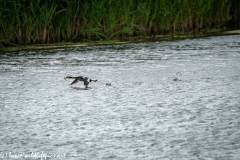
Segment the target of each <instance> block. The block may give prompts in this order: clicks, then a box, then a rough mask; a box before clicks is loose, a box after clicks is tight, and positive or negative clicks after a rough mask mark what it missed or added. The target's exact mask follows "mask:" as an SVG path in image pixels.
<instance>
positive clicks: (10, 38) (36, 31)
mask: <svg viewBox="0 0 240 160" xmlns="http://www.w3.org/2000/svg"><path fill="white" fill-rule="evenodd" d="M0 4H1V5H0V17H1V18H0V30H1V32H0V47H1V46H5V45H12V44H20V45H21V44H37V43H43V44H45V43H53V42H62V41H64V42H69V41H83V40H85V41H86V40H110V39H115V38H122V37H133V36H140V35H143V36H152V35H157V34H175V33H178V32H182V33H189V32H191V33H193V32H200V31H207V30H209V29H224V28H229V27H230V26H234V27H235V28H239V26H240V24H239V22H240V1H236V0H148V1H146V0H119V1H116V0H49V1H42V0H0Z"/></svg>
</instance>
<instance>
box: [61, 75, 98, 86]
mask: <svg viewBox="0 0 240 160" xmlns="http://www.w3.org/2000/svg"><path fill="white" fill-rule="evenodd" d="M64 79H65V80H66V79H74V81H73V82H72V83H71V84H70V85H73V84H75V83H77V82H78V81H83V82H84V85H85V86H86V88H88V85H89V83H90V82H97V80H92V79H90V78H88V77H85V78H84V77H83V76H78V77H72V76H67V77H65V78H64Z"/></svg>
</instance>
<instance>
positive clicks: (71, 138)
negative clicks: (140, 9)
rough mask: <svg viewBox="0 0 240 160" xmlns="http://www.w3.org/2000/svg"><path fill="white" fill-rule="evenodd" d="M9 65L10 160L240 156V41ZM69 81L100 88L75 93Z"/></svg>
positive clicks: (181, 43) (64, 54)
mask: <svg viewBox="0 0 240 160" xmlns="http://www.w3.org/2000/svg"><path fill="white" fill-rule="evenodd" d="M0 58H1V59H0V75H1V76H0V80H1V83H0V156H2V157H3V156H5V157H4V158H5V159H10V158H11V157H9V154H12V155H13V154H18V153H23V154H28V153H38V152H41V153H44V154H49V155H62V157H58V158H61V159H68V160H75V159H76V160H77V159H228V160H229V159H239V157H240V116H239V115H240V98H239V97H240V36H239V35H233V36H219V37H208V38H200V39H187V40H177V41H172V42H170V41H166V42H148V43H132V44H122V45H107V46H89V47H79V48H78V47H77V48H67V49H66V48H64V49H52V50H37V51H20V52H9V53H1V55H0ZM69 75H71V76H79V75H82V76H88V77H90V78H92V79H98V82H92V83H91V84H90V85H89V87H90V88H88V89H85V88H84V85H83V83H82V82H79V83H76V84H74V85H72V86H70V83H71V82H72V81H70V80H68V81H66V80H64V77H66V76H69ZM173 79H176V81H173ZM107 83H108V84H109V83H110V84H111V85H106V84H107ZM17 158H18V159H24V158H23V157H17ZM49 159H51V157H50V158H49ZM55 159H56V158H55Z"/></svg>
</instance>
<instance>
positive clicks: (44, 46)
mask: <svg viewBox="0 0 240 160" xmlns="http://www.w3.org/2000/svg"><path fill="white" fill-rule="evenodd" d="M238 34H240V29H239V30H229V31H223V32H219V31H218V32H211V31H210V32H207V33H205V34H198V33H197V34H188V33H186V34H175V35H171V34H168V35H155V36H152V37H143V36H139V37H126V38H123V39H125V40H103V41H99V40H98V41H90V42H76V43H74V42H59V43H50V44H32V45H19V46H11V47H2V48H0V51H1V52H13V51H22V50H42V49H57V48H71V47H86V46H97V45H112V44H113V45H114V44H128V43H134V42H151V41H171V40H179V39H187V38H201V37H210V36H225V35H238Z"/></svg>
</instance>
